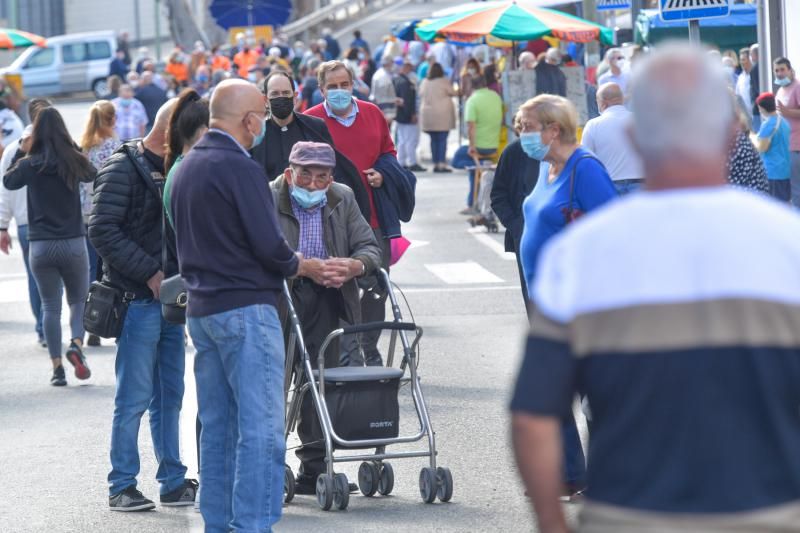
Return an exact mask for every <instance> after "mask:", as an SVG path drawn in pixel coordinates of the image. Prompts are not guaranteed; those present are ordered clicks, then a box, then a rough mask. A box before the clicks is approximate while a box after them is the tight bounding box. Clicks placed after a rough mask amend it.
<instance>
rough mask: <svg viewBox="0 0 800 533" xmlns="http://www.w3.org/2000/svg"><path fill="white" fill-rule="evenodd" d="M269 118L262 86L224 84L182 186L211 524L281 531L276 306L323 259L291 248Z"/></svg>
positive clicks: (204, 504)
mask: <svg viewBox="0 0 800 533" xmlns="http://www.w3.org/2000/svg"><path fill="white" fill-rule="evenodd" d="M265 114H266V112H265V109H264V99H263V97H262V95H261V94H260V93H259V92H258V90H257V89H256V88H255V86H253V85H252V84H249V83H247V82H245V81H243V80H228V81H224V82H222V83H221V84H219V85H218V86H217V89H216V90H215V91H214V95H213V97H212V98H211V121H210V129H209V130H208V133H207V134H206V135H205V136H204V137H203V139H201V140H200V142H199V143H198V144H197V145H195V147H194V149H193V150H192V151H191V152H189V154H188V155H187V156H186V157H185V158H184V160H183V163H182V164H181V166H180V168H179V170H178V171H177V172H176V174H175V177H174V180H175V181H174V184H173V188H172V199H171V202H172V203H171V205H172V212H173V216H174V222H175V234H176V239H177V250H178V261H179V265H180V272H181V275H182V276H183V279H184V280H185V283H186V287H187V289H188V293H189V305H188V308H187V317H188V324H189V332H190V333H191V335H192V339H193V341H194V345H195V347H196V348H197V355H196V356H195V366H194V370H195V379H196V381H197V401H198V414H199V417H200V422H201V424H202V427H203V430H202V434H201V436H200V457H201V461H200V465H201V467H200V468H201V470H200V476H201V479H202V480H203V481H202V482H203V490H202V491H201V492H200V511H201V512H202V514H203V520H204V521H205V525H206V531H207V532H215V533H216V532H227V531H229V530H234V531H270V530H271V527H272V525H273V524H275V523H276V522H277V521H278V520H279V519H280V515H281V506H282V501H283V476H284V455H285V453H286V451H285V448H286V446H285V441H284V435H283V428H284V398H283V365H284V357H285V355H284V344H283V334H282V332H281V325H280V321H279V319H278V314H277V311H276V304H277V301H278V298H279V296H280V292H281V288H282V283H283V280H284V278H289V277H295V276H309V275H313V272H311V270H312V269H313V268H314V267H313V265H314V263H313V262H311V261H308V260H305V259H303V258H302V256H300V255H299V254H296V253H295V252H294V251H293V250H292V249H291V247H289V245H288V244H287V242H286V239H285V238H284V236H283V233H281V230H280V226H279V225H278V220H277V215H276V213H277V211H276V209H275V205H274V203H273V200H272V195H271V193H270V190H269V187H268V183H267V176H266V175H265V174H264V169H263V167H262V166H261V165H259V164H258V163H256V162H255V161H253V160H252V159H251V157H250V154H249V153H248V150H249V149H253V148H254V147H255V146H257V145H258V144H259V143H260V142H261V141H262V140H263V137H264V119H265Z"/></svg>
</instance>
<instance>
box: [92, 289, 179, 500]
mask: <svg viewBox="0 0 800 533" xmlns="http://www.w3.org/2000/svg"><path fill="white" fill-rule="evenodd" d="M185 354H186V349H185V346H184V335H183V327H182V326H178V325H174V324H170V323H168V322H166V321H165V320H164V319H163V318H162V317H161V304H160V303H158V302H157V301H154V300H153V299H145V300H134V301H133V302H131V303H130V305H129V306H128V314H127V316H126V317H125V325H124V327H123V328H122V334H121V335H120V338H119V339H117V359H116V363H115V366H114V369H115V372H116V377H117V393H116V395H115V397H114V421H113V423H112V424H111V473H110V474H109V475H108V482H109V485H110V488H109V493H110V494H111V495H114V494H117V493H119V492H121V491H123V490H124V489H126V488H128V487H130V486H136V476H137V475H138V474H139V444H138V441H139V423H140V422H141V419H142V415H143V414H144V412H145V410H147V409H149V411H150V435H151V437H152V438H153V449H154V450H155V453H156V461H158V471H157V472H156V479H157V480H158V482H159V483H160V484H161V490H160V492H161V494H166V493H168V492H172V491H173V490H175V489H177V488H179V487H181V486H182V485H183V482H184V479H185V475H186V467H185V466H184V465H183V463H181V460H180V446H179V443H178V433H179V426H178V424H179V418H180V412H181V405H182V403H183V390H184V384H183V373H184V369H185V368H186V355H185Z"/></svg>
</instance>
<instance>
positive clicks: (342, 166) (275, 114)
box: [251, 70, 370, 220]
mask: <svg viewBox="0 0 800 533" xmlns="http://www.w3.org/2000/svg"><path fill="white" fill-rule="evenodd" d="M261 92H262V93H263V94H264V98H265V100H266V105H267V108H268V111H269V114H268V115H267V119H266V126H267V127H266V136H265V137H264V142H262V143H261V144H259V145H258V146H257V147H256V148H254V149H253V150H252V151H251V153H252V155H253V159H254V160H255V161H257V162H258V163H260V164H261V165H263V166H264V171H265V172H266V174H267V177H268V178H269V179H270V180H273V179H275V178H277V177H279V176H282V175H283V171H284V170H286V168H288V166H289V154H290V153H291V151H292V147H293V146H294V145H295V144H296V143H297V142H299V141H314V142H324V143H326V144H329V145H331V146H332V147H333V148H334V149H335V148H336V147H335V146H334V144H333V139H331V134H330V133H329V132H328V127H327V126H326V125H325V121H324V120H321V119H319V118H316V117H312V116H309V115H304V114H302V113H297V112H295V108H296V106H297V104H298V100H297V94H298V93H297V89H296V85H295V83H294V79H293V78H292V76H291V74H289V73H287V72H284V71H277V70H273V71H272V72H271V73H270V75H269V76H267V77H266V78H265V79H264V81H263V82H262V84H261ZM334 180H335V181H337V182H339V183H343V184H345V185H347V186H348V187H350V188H351V189H353V192H354V193H355V196H356V201H357V202H358V206H359V208H360V209H361V213H362V214H363V215H364V218H366V219H367V220H369V216H370V212H369V198H368V196H367V191H366V189H365V188H364V184H363V183H362V181H361V175H360V173H359V171H358V169H356V167H355V165H353V163H352V162H351V161H350V160H349V159H347V158H346V157H345V156H343V155H342V154H341V153H339V151H338V150H336V168H335V169H334Z"/></svg>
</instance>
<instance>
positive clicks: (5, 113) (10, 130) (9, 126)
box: [0, 108, 25, 148]
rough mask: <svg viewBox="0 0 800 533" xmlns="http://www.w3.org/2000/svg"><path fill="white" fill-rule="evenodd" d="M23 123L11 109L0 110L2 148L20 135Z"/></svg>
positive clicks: (23, 126)
mask: <svg viewBox="0 0 800 533" xmlns="http://www.w3.org/2000/svg"><path fill="white" fill-rule="evenodd" d="M24 128H25V125H24V124H23V123H22V121H21V120H20V118H19V117H18V116H17V114H16V113H14V111H12V110H11V109H8V108H5V109H3V110H0V130H2V132H3V138H2V141H0V142H2V144H3V148H5V147H7V146H8V145H9V144H11V143H12V142H14V141H16V140H17V139H19V138H20V137H22V130H23V129H24Z"/></svg>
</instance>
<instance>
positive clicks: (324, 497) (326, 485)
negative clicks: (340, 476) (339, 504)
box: [317, 474, 334, 511]
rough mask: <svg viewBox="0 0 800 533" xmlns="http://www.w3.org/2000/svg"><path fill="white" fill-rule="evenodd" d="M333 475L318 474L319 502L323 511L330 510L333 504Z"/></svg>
mask: <svg viewBox="0 0 800 533" xmlns="http://www.w3.org/2000/svg"><path fill="white" fill-rule="evenodd" d="M333 493H334V489H333V476H330V475H328V474H320V475H319V476H317V503H318V504H319V508H320V509H322V510H323V511H330V510H331V507H332V506H333Z"/></svg>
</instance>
